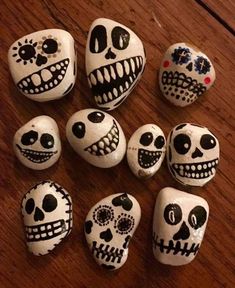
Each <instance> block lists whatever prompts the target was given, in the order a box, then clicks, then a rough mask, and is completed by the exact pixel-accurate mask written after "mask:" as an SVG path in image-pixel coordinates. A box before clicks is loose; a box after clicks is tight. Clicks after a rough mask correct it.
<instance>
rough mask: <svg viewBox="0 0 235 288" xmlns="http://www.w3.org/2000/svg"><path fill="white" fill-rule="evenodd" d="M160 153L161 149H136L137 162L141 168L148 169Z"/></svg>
mask: <svg viewBox="0 0 235 288" xmlns="http://www.w3.org/2000/svg"><path fill="white" fill-rule="evenodd" d="M161 155H162V151H150V150H146V149H138V164H139V165H140V167H141V168H144V169H148V168H150V167H152V166H154V165H155V164H156V163H157V162H158V160H159V159H160V157H161Z"/></svg>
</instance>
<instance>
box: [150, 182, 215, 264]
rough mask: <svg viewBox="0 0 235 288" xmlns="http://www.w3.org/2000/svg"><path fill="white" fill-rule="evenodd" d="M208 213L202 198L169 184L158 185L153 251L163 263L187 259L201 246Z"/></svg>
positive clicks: (206, 205)
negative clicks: (165, 185) (159, 186)
mask: <svg viewBox="0 0 235 288" xmlns="http://www.w3.org/2000/svg"><path fill="white" fill-rule="evenodd" d="M208 217H209V207H208V204H207V202H206V200H204V199H203V198H201V197H199V196H195V195H192V194H189V193H186V192H182V191H179V190H176V189H174V188H171V187H167V188H164V189H162V190H161V191H160V192H159V194H158V196H157V200H156V205H155V210H154V216H153V254H154V256H155V258H156V259H157V260H158V261H159V262H161V263H163V264H167V265H174V266H179V265H185V264H188V263H189V262H191V261H192V260H193V259H194V258H195V256H196V254H197V253H198V250H199V248H200V246H201V242H202V240H203V236H204V233H205V230H206V225H207V220H208Z"/></svg>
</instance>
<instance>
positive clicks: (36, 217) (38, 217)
mask: <svg viewBox="0 0 235 288" xmlns="http://www.w3.org/2000/svg"><path fill="white" fill-rule="evenodd" d="M43 219H44V214H43V212H42V210H41V209H39V208H38V207H36V209H35V213H34V220H35V221H42V220H43Z"/></svg>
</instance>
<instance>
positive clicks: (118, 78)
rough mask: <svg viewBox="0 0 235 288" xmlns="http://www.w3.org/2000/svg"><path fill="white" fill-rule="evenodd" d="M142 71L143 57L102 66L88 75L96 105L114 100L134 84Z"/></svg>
mask: <svg viewBox="0 0 235 288" xmlns="http://www.w3.org/2000/svg"><path fill="white" fill-rule="evenodd" d="M142 69H143V57H142V56H135V57H131V58H128V59H125V60H122V61H118V62H115V63H112V64H109V65H106V66H102V67H100V68H98V69H96V70H94V71H92V72H91V73H90V74H89V75H88V83H89V86H90V87H91V89H92V93H93V95H94V97H95V101H96V103H97V104H101V105H103V104H107V103H109V102H111V101H113V100H116V99H117V98H119V97H120V96H121V95H123V94H124V93H125V92H126V91H127V90H129V89H130V88H131V87H132V86H133V85H134V83H135V82H136V80H137V78H138V76H139V74H140V73H141V71H142Z"/></svg>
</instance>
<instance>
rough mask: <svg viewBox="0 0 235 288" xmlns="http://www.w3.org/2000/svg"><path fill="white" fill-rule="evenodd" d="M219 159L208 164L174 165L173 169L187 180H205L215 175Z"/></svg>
mask: <svg viewBox="0 0 235 288" xmlns="http://www.w3.org/2000/svg"><path fill="white" fill-rule="evenodd" d="M218 163H219V158H216V159H214V160H211V161H207V162H199V163H188V164H179V163H177V164H172V165H171V168H172V169H173V170H174V171H175V172H176V173H177V174H178V175H179V176H180V177H186V178H196V179H203V178H207V177H210V176H211V175H214V174H215V169H216V167H217V165H218Z"/></svg>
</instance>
